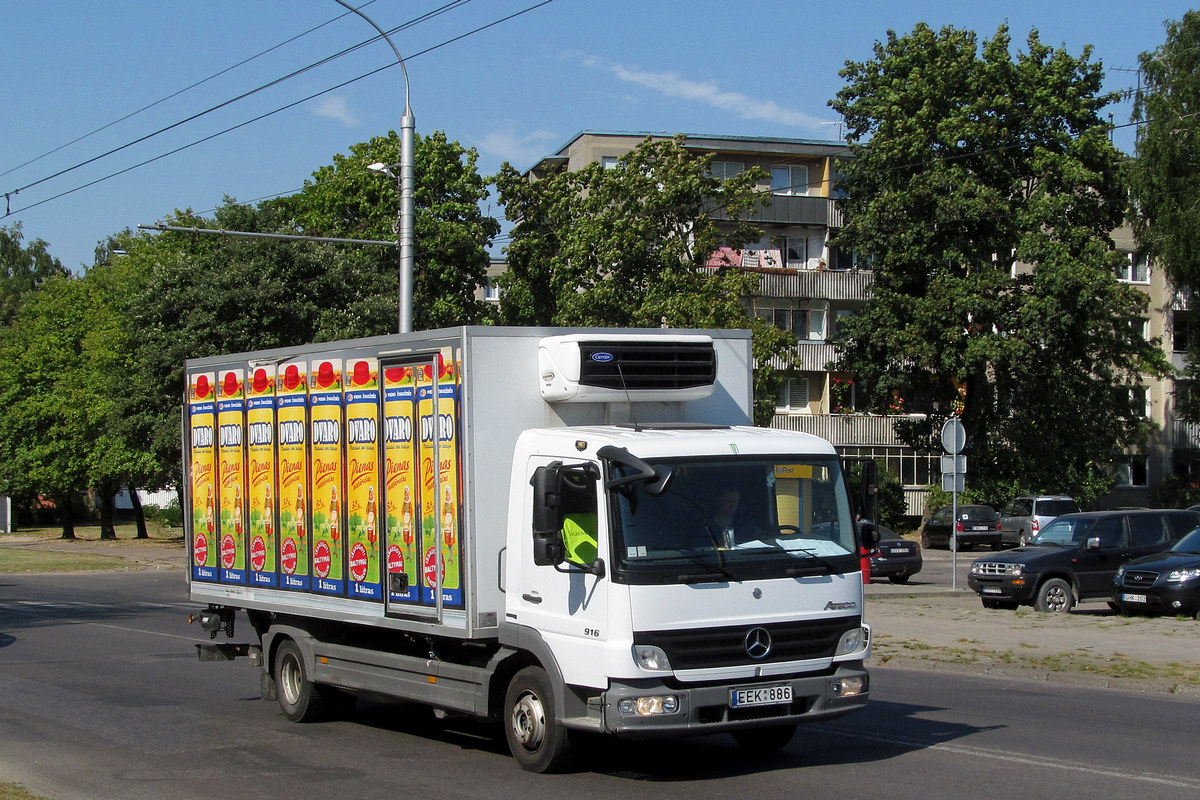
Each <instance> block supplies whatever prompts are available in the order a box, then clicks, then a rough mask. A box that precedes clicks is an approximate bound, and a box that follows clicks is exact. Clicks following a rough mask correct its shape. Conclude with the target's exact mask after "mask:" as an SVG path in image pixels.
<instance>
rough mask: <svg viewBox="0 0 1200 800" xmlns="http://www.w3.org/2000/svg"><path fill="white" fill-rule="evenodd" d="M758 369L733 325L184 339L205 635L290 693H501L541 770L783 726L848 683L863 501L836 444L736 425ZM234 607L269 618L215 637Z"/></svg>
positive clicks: (295, 710)
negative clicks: (607, 746)
mask: <svg viewBox="0 0 1200 800" xmlns="http://www.w3.org/2000/svg"><path fill="white" fill-rule="evenodd" d="M751 369H752V357H751V349H750V334H749V332H747V331H675V330H653V329H651V330H611V329H559V328H553V329H552V328H543V329H537V328H533V329H530V328H504V327H465V328H453V329H445V330H438V331H424V332H419V333H412V334H397V335H391V336H383V337H376V338H369V339H360V340H353V341H343V342H334V343H329V344H319V345H309V346H302V347H294V348H284V349H276V350H266V351H261V352H252V353H240V354H235V355H229V356H221V357H209V358H199V359H193V360H189V361H188V362H187V364H186V382H187V397H186V399H185V404H184V410H183V414H184V431H185V434H184V440H185V441H184V444H185V456H184V466H185V471H186V476H185V478H186V479H185V484H186V486H187V508H186V509H185V515H184V516H185V520H186V526H187V540H188V547H189V553H190V557H191V558H190V565H189V569H188V587H189V597H190V599H191V600H192V601H194V602H198V603H201V604H204V607H203V608H202V609H200V610H198V611H197V612H196V613H195V614H194V615H193V619H194V620H198V621H199V622H200V624H201V626H202V627H203V628H204V629H205V630H207V631H208V632H209V634H210V638H211V639H213V640H214V641H212V642H211V643H204V644H201V645H199V651H200V657H201V658H202V659H204V660H215V659H228V658H233V657H236V656H239V655H247V656H250V657H251V659H252V660H253V661H254V662H255V663H256V664H257V665H258V666H259V667H260V668H261V688H262V695H263V697H264V699H272V698H276V699H278V702H279V704H280V705H281V707H282V709H283V712H284V714H285V715H286V716H287V717H288V718H289V719H292V720H294V721H308V720H314V719H318V718H321V717H323V716H325V715H327V714H328V713H330V712H331V711H333V710H339V711H340V710H344V709H345V708H346V707H347V706H349V705H350V704H351V703H352V702H353V700H354V698H355V693H358V692H372V693H380V694H384V695H388V696H392V697H397V698H405V699H408V700H413V701H418V702H420V703H424V704H427V705H429V706H432V707H433V708H434V709H435V710H436V711H437V712H438V713H439V714H465V715H471V716H474V717H478V718H484V719H489V720H496V721H499V722H500V723H501V724H502V725H503V728H504V730H505V735H506V737H507V740H508V744H509V746H510V748H511V750H512V753H513V755H514V756H515V757H516V759H517V761H518V762H519V763H520V765H521V766H522V767H523V768H525V769H528V770H533V771H538V772H542V771H551V770H556V769H560V768H562V767H563V766H565V765H566V764H567V763H569V760H570V758H571V756H572V737H573V735H574V734H576V732H580V731H587V732H595V733H607V734H615V735H619V736H627V737H667V736H683V735H692V734H707V733H714V732H721V731H725V732H728V733H730V734H732V735H733V737H734V738H735V739H736V740H737V742H738V743H739V744H741V745H743V746H746V747H754V748H776V747H781V746H783V745H784V744H786V743H787V742H788V741H789V740H790V739H791V737H792V735H793V734H794V732H795V730H796V727H797V725H798V723H801V722H808V721H818V720H826V719H830V718H832V717H836V716H839V715H842V714H845V713H847V712H850V711H853V710H855V709H858V708H862V707H863V706H864V705H865V704H866V702H867V697H868V693H869V684H868V675H867V671H866V669H865V668H864V666H863V662H864V659H866V658H867V656H868V655H869V652H870V642H871V636H870V628H869V627H868V625H867V624H866V623H865V622H864V619H863V574H862V562H861V560H860V553H861V552H862V550H861V549H860V548H861V547H862V546H863V545H867V546H870V544H872V542H873V540H874V537H875V534H874V530H873V526H871V525H870V524H856V522H855V520H856V516H857V515H859V514H861V515H862V516H863V517H864V518H867V519H874V514H873V513H872V512H871V510H870V509H869V507H868V508H864V507H862V505H861V504H860V499H859V498H857V496H856V497H852V493H851V492H850V491H849V489H848V486H847V481H846V477H845V474H844V472H843V469H842V464H841V462H840V460H839V458H838V456H837V453H836V452H835V450H834V449H833V447H832V446H831V445H830V444H829V443H828V442H826V441H824V440H821V439H819V438H816V437H813V436H809V435H805V434H800V433H793V432H787V431H781V430H772V429H765V428H755V427H750V426H749V422H750V420H751V401H752V398H751V394H752V389H751V386H752V382H751ZM864 483H865V484H870V483H873V481H871V480H869V479H864ZM872 490H873V486H869V485H868V486H867V487H866V491H864V492H862V494H863V496H864V497H869V495H870V493H871V491H872ZM239 609H241V610H243V611H244V612H245V615H246V617H247V618H248V621H249V623H250V625H251V626H252V628H253V630H254V632H255V634H256V635H257V637H256V638H257V640H256V641H253V642H251V643H246V644H237V643H233V642H224V641H215V639H216V636H217V634H218V633H219V632H221V631H224V632H225V634H226V635H227V637H233V636H234V623H235V618H236V612H237V610H239Z"/></svg>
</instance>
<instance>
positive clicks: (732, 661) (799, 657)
mask: <svg viewBox="0 0 1200 800" xmlns="http://www.w3.org/2000/svg"><path fill="white" fill-rule="evenodd" d="M861 625H862V618H861V617H835V618H834V619H823V620H811V621H806V622H783V623H776V624H770V625H737V626H732V627H727V628H711V629H705V630H680V631H641V632H638V633H635V634H634V635H633V641H634V644H638V645H653V646H656V647H660V648H662V650H663V652H665V653H666V654H667V658H668V659H669V660H670V662H671V666H672V667H673V668H675V669H702V668H711V667H729V666H736V665H739V664H769V663H772V662H776V661H803V660H806V659H810V658H832V657H833V653H834V650H835V649H836V648H837V643H838V641H839V640H840V639H841V638H842V634H843V633H845V632H846V631H848V630H851V629H853V628H857V627H859V626H861ZM752 628H766V629H767V631H768V632H769V633H770V634H771V642H772V645H771V652H770V653H769V654H768V655H767V656H766V657H765V658H761V659H753V658H751V657H750V655H749V654H748V653H747V652H746V634H747V633H748V632H749V631H750V630H751V629H752Z"/></svg>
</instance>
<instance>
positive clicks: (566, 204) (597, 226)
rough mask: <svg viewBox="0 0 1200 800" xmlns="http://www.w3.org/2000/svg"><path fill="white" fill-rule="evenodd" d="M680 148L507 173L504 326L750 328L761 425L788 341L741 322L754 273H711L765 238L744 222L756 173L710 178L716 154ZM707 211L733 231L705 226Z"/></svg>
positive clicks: (655, 147)
mask: <svg viewBox="0 0 1200 800" xmlns="http://www.w3.org/2000/svg"><path fill="white" fill-rule="evenodd" d="M685 143H686V138H685V137H683V136H677V137H674V138H673V139H670V140H654V139H652V138H647V139H646V140H645V141H644V142H642V143H641V144H640V145H639V146H638V147H637V148H636V149H634V150H633V151H631V152H630V153H629V154H627V155H626V156H624V157H622V158H621V159H620V161H619V165H618V168H617V169H606V168H605V167H604V166H603V165H601V164H598V163H594V164H589V165H587V166H585V167H584V168H583V169H580V170H577V171H574V172H568V171H565V170H564V171H560V172H557V173H554V174H552V175H549V176H548V177H545V178H542V179H539V180H535V181H531V180H529V179H528V178H527V177H525V176H524V175H522V174H521V173H519V172H518V171H517V170H515V169H514V168H513V167H512V166H511V165H509V164H504V165H503V166H502V167H501V171H500V174H499V176H498V177H497V179H496V183H497V186H498V188H499V192H500V201H501V203H502V204H503V205H504V208H505V213H506V214H507V216H508V219H509V220H511V221H513V222H516V223H517V224H516V226H515V227H514V228H513V231H512V239H511V242H510V243H509V246H508V248H507V262H508V264H507V266H508V269H507V271H506V272H505V273H504V275H502V276H501V278H500V283H501V288H502V294H501V301H500V313H501V318H502V321H503V322H504V323H506V324H510V325H584V326H589V325H590V326H598V327H650V328H659V327H668V328H751V329H752V330H753V331H754V352H755V358H756V361H757V363H758V365H759V370H758V373H757V378H756V380H757V393H758V396H759V398H760V402H759V403H758V409H757V410H756V418H757V419H758V420H759V421H760V422H762V421H763V420H764V418H765V419H767V420H769V419H770V414H771V413H773V410H774V396H775V391H776V390H777V387H778V382H779V380H781V377H782V374H783V373H784V372H785V371H786V365H787V364H789V363H791V361H790V359H791V355H792V353H793V351H794V345H795V340H794V338H792V336H791V335H790V334H789V333H786V332H784V331H781V330H779V329H777V328H775V327H773V326H771V325H769V324H766V323H764V322H763V321H761V320H758V319H755V318H752V317H750V316H749V315H748V313H747V311H746V308H745V306H744V304H743V298H745V297H747V296H749V295H750V294H751V293H752V292H753V291H754V290H755V288H756V283H755V279H754V277H753V276H751V275H749V274H747V273H744V272H742V271H741V270H737V269H731V268H715V269H709V268H707V267H706V265H707V264H708V261H709V257H710V256H711V255H712V254H713V253H714V252H715V251H716V250H717V248H718V246H720V245H722V244H729V245H733V246H735V247H739V246H741V245H742V244H744V243H745V242H747V241H750V240H753V239H756V238H758V237H759V236H761V235H762V232H761V231H760V230H758V229H756V228H754V227H752V226H751V225H749V224H748V223H746V222H745V221H744V219H743V218H744V216H745V215H746V214H747V212H749V211H750V210H751V209H752V208H753V207H754V206H755V205H756V203H758V202H761V197H760V196H759V195H757V193H756V192H755V191H754V185H755V183H756V181H757V180H758V179H759V177H760V174H759V172H758V171H748V172H745V173H743V174H741V175H739V176H737V177H734V178H730V179H727V180H721V179H718V178H714V177H713V176H712V175H711V174H710V172H709V165H710V163H711V161H712V156H711V155H707V156H697V155H696V154H694V153H691V152H689V151H688V150H687V149H686V147H685ZM714 207H719V208H722V209H723V211H724V212H725V214H727V215H728V216H729V217H730V218H732V219H733V220H734V221H735V223H734V224H733V225H732V227H730V226H728V225H722V224H719V223H718V222H717V221H715V220H714V219H713V218H712V216H711V215H710V210H711V209H713V208H714ZM773 361H774V363H777V364H784V367H782V368H779V367H773V366H772V363H773Z"/></svg>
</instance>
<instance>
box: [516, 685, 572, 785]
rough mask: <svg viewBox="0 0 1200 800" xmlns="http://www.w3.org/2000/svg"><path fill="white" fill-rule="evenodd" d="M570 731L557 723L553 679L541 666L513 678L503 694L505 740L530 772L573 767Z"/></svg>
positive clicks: (523, 767) (555, 770) (519, 761)
mask: <svg viewBox="0 0 1200 800" xmlns="http://www.w3.org/2000/svg"><path fill="white" fill-rule="evenodd" d="M570 733H571V732H570V731H568V730H567V729H566V728H564V727H562V726H561V725H559V724H558V721H557V719H556V717H555V708H554V694H553V692H552V691H551V689H550V680H549V679H548V678H547V677H546V671H545V670H543V669H542V668H541V667H526V668H525V669H523V670H521V671H520V672H518V673H517V674H516V675H514V676H513V679H512V681H511V682H510V683H509V684H508V691H507V692H505V695H504V738H505V739H506V740H507V741H508V748H509V749H510V750H511V751H512V754H513V758H515V759H516V760H517V763H518V764H520V765H521V768H522V769H526V770H529V771H530V772H558V771H560V770H562V769H564V768H566V767H568V766H570V764H571V762H572V760H573V757H574V750H573V747H572V743H571V735H570Z"/></svg>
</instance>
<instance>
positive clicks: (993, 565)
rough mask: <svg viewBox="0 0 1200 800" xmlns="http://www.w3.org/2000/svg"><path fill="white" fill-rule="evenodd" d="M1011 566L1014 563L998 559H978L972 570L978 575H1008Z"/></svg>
mask: <svg viewBox="0 0 1200 800" xmlns="http://www.w3.org/2000/svg"><path fill="white" fill-rule="evenodd" d="M1010 566H1012V565H1011V564H1004V563H1001V562H996V561H976V562H975V563H974V564H973V565H972V566H971V571H972V572H974V573H975V574H976V575H1007V574H1008V568H1009V567H1010Z"/></svg>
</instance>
